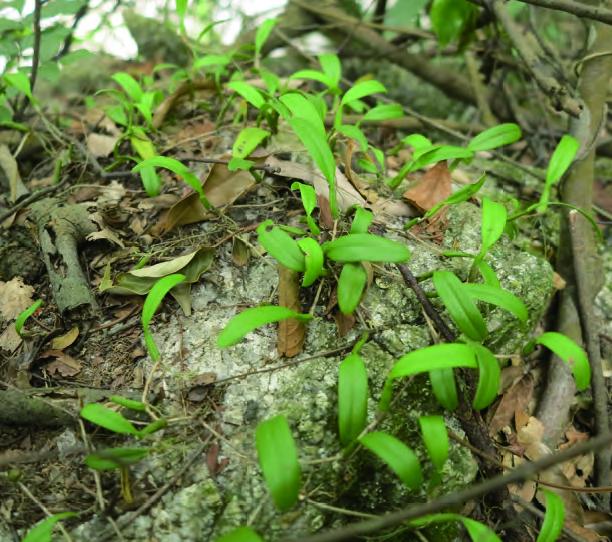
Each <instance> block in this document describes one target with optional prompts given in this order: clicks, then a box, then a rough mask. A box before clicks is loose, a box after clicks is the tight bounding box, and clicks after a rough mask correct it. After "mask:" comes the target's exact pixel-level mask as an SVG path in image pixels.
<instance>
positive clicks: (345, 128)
mask: <svg viewBox="0 0 612 542" xmlns="http://www.w3.org/2000/svg"><path fill="white" fill-rule="evenodd" d="M336 131H337V132H338V133H340V134H342V135H344V136H346V137H348V138H350V139H354V140H355V141H357V143H359V150H360V151H361V152H366V151H367V150H368V146H369V144H368V138H367V137H366V136H365V134H364V133H363V132H362V131H361V130H360V129H359V128H357V126H353V125H352V124H341V125H340V126H336Z"/></svg>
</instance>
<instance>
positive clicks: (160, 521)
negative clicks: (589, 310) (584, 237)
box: [79, 203, 551, 542]
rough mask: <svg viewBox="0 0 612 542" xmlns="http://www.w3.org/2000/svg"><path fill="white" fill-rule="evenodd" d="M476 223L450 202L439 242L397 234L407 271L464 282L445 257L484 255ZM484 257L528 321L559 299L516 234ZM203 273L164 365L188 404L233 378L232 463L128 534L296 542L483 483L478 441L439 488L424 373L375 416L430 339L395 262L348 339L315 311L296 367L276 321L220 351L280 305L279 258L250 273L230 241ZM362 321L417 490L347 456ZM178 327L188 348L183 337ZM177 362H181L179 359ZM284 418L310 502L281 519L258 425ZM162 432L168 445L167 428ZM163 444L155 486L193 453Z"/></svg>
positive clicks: (501, 327) (498, 320)
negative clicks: (248, 535)
mask: <svg viewBox="0 0 612 542" xmlns="http://www.w3.org/2000/svg"><path fill="white" fill-rule="evenodd" d="M479 217H480V210H479V208H478V207H476V206H474V205H472V204H469V203H466V204H462V205H460V206H456V207H454V208H453V209H451V210H450V212H449V214H448V225H447V230H446V233H445V237H444V242H443V246H442V247H440V246H438V245H430V244H428V243H426V242H416V241H411V240H410V238H403V237H399V236H397V235H395V237H396V238H397V239H400V240H401V241H402V242H405V243H407V244H409V245H410V248H411V251H412V254H413V255H412V259H411V262H409V265H410V267H411V268H412V269H413V272H414V273H415V274H416V275H424V274H426V273H428V272H431V271H434V270H436V269H440V268H448V269H452V270H454V271H455V272H456V273H457V274H458V275H459V276H461V277H463V278H465V276H466V274H467V273H468V270H469V267H470V263H471V260H470V259H467V258H444V257H443V256H442V255H441V253H442V251H443V250H446V249H451V248H456V247H457V246H459V247H461V249H462V250H464V251H466V252H470V253H472V254H476V253H477V252H478V249H479V245H480V241H479V239H480V218H479ZM389 235H390V236H392V237H393V236H394V235H393V234H391V233H390V234H389ZM253 241H254V242H255V240H254V239H253ZM487 260H488V261H489V262H490V264H491V265H492V267H493V268H494V269H495V270H496V272H497V273H498V276H499V279H500V281H501V283H502V285H503V286H504V287H506V288H508V289H509V290H511V291H512V292H514V293H515V294H516V295H518V296H519V297H521V298H522V299H523V300H524V301H525V303H526V304H527V306H528V308H529V310H530V315H531V323H533V322H535V321H536V320H537V319H538V318H539V317H540V315H541V313H542V311H543V310H544V307H545V305H546V303H547V301H548V297H549V292H550V282H551V280H550V279H551V270H550V267H549V266H548V264H547V263H546V262H544V261H543V260H541V259H540V258H538V257H536V256H533V255H529V254H526V253H522V252H520V251H518V250H516V249H515V248H513V246H512V243H511V242H510V241H509V240H502V241H501V242H500V243H499V245H498V246H496V247H495V248H494V250H493V251H492V252H491V254H490V256H488V257H487ZM206 276H208V277H209V280H206ZM206 276H205V280H204V281H203V282H202V283H201V284H199V285H198V286H196V287H194V288H193V315H192V316H191V317H190V318H184V317H182V316H180V315H178V314H177V315H175V316H174V317H172V319H171V320H170V321H169V322H166V323H165V324H164V325H158V326H157V327H156V328H155V339H156V341H157V343H158V345H159V347H160V350H161V351H162V359H163V360H165V361H164V363H163V365H162V366H161V371H162V373H163V384H164V387H165V390H166V393H167V396H168V397H169V398H176V399H178V394H177V392H178V390H179V389H181V388H184V387H185V386H186V384H187V383H188V382H189V380H190V378H191V377H193V376H195V375H198V374H201V373H209V372H214V373H216V375H217V378H218V380H220V381H222V380H224V379H229V380H226V381H225V382H223V383H219V384H218V385H217V386H215V388H214V390H215V391H214V392H212V391H211V393H214V397H215V401H216V402H217V404H216V410H215V411H216V412H217V413H218V418H217V419H215V420H214V421H212V422H210V426H212V427H213V428H214V431H215V432H214V440H215V442H216V443H217V444H218V445H219V453H218V457H217V464H218V465H222V467H221V468H219V469H218V472H216V473H210V472H209V471H208V468H207V467H206V466H205V462H204V461H201V462H200V463H197V464H196V466H194V467H192V469H191V470H190V471H189V472H190V474H188V475H186V476H190V477H191V479H190V481H189V483H187V484H185V483H184V484H183V488H182V489H180V490H178V491H176V492H174V493H172V492H169V493H168V494H167V495H165V496H164V498H163V499H162V501H161V502H160V503H158V504H157V505H156V506H154V507H153V508H152V509H151V511H150V512H149V513H148V514H147V515H146V516H141V517H139V518H138V520H137V521H135V522H133V523H131V524H130V525H129V526H128V527H127V528H126V529H125V530H124V531H123V534H124V536H125V537H126V538H127V539H129V540H132V541H145V540H150V539H152V538H154V539H155V540H157V541H159V542H174V541H179V540H180V541H182V542H189V541H194V542H195V541H202V540H215V539H216V537H218V536H219V535H221V534H224V533H225V532H228V531H230V530H231V529H233V528H235V527H238V526H240V525H246V524H248V525H251V526H252V527H253V528H254V529H255V530H257V531H258V532H259V533H261V534H262V535H263V536H264V537H265V539H266V540H268V541H273V540H279V539H281V538H284V537H288V536H291V537H292V538H299V536H301V535H305V534H307V533H312V532H316V531H318V530H320V529H322V528H330V527H333V526H338V525H341V524H343V523H346V522H347V521H348V520H349V519H350V516H346V515H344V514H342V513H338V512H337V511H332V510H331V509H330V508H329V507H328V505H331V506H333V507H336V509H338V508H339V509H342V508H345V509H348V510H355V511H358V512H361V513H374V514H377V513H382V512H384V511H388V510H392V509H396V508H399V507H402V506H405V505H406V503H408V502H422V501H425V500H427V499H430V498H432V497H434V496H436V495H438V494H440V493H446V492H451V491H453V490H456V489H458V488H461V487H464V486H466V485H468V484H469V483H471V482H472V481H473V479H474V478H475V476H476V473H477V466H476V463H475V461H474V459H473V458H472V456H471V454H470V452H469V451H468V450H467V449H465V448H463V447H460V446H459V445H457V444H455V443H454V442H453V443H451V452H450V458H449V461H448V462H447V465H446V467H445V468H444V471H443V473H442V483H441V484H438V485H436V484H434V483H431V482H429V480H431V479H432V478H431V474H432V472H431V466H430V463H429V461H428V459H427V453H426V451H425V449H424V446H423V444H422V439H421V436H420V432H419V425H418V418H419V416H421V415H423V414H432V413H441V412H442V410H441V408H440V407H439V406H438V404H437V403H436V401H435V399H434V398H433V395H432V393H431V390H430V385H429V382H428V379H427V378H426V377H425V376H420V377H418V378H414V379H412V380H409V379H406V380H404V381H402V382H399V383H398V385H397V386H396V395H395V400H394V402H393V406H392V409H391V411H390V413H389V415H388V416H387V417H385V418H384V419H382V420H381V421H376V420H375V414H376V404H377V401H378V399H379V396H380V392H381V389H382V386H383V383H384V381H385V378H386V375H387V373H388V371H389V369H390V368H391V367H392V366H393V364H394V362H395V361H396V360H397V359H398V358H399V357H400V356H401V355H403V354H405V353H407V352H410V351H413V350H416V349H419V348H422V347H425V346H428V345H429V344H431V343H432V338H431V335H430V330H429V327H428V326H427V324H426V323H425V322H424V320H423V317H422V310H421V307H420V305H419V304H418V301H417V300H416V297H415V295H414V294H413V293H412V291H411V290H410V289H409V288H408V287H407V286H406V285H405V284H404V282H403V281H402V280H401V277H400V275H399V273H397V271H396V270H394V268H393V267H390V266H389V267H387V268H386V272H385V273H377V275H376V277H375V279H374V281H373V283H372V285H371V286H370V288H369V290H368V292H367V293H366V295H365V297H364V299H363V302H362V304H361V308H360V315H359V319H358V324H357V326H356V328H355V329H354V330H352V331H350V332H349V334H348V335H347V336H346V337H344V338H339V336H338V333H337V331H336V325H335V323H334V321H333V320H332V319H331V318H328V317H325V316H324V307H323V303H319V308H318V310H317V313H316V314H317V316H318V318H315V319H314V320H313V321H312V322H311V323H310V324H309V327H308V331H307V337H306V341H305V350H304V352H303V353H302V354H300V355H299V356H298V357H297V358H295V359H294V360H292V361H291V362H289V363H288V362H287V361H286V360H280V359H278V355H277V354H276V331H275V329H274V328H273V327H272V326H266V327H263V328H259V329H257V330H256V331H254V332H252V333H250V334H249V335H248V336H247V337H246V338H245V339H244V340H243V341H241V342H240V343H239V344H237V345H236V346H233V347H231V348H228V349H225V350H220V349H219V348H218V347H217V346H216V337H217V335H218V333H219V332H220V330H221V329H223V327H224V326H225V324H226V323H227V322H228V321H229V319H230V318H231V317H232V316H234V315H235V314H236V313H238V312H240V310H242V309H241V307H245V306H255V305H258V304H262V303H269V302H274V299H275V293H276V288H277V285H278V284H277V283H278V280H277V267H276V263H275V262H274V261H273V260H272V259H271V258H270V257H267V256H264V257H256V258H254V259H253V260H252V261H251V263H250V265H249V266H248V267H246V268H239V267H236V266H235V265H234V264H233V263H232V261H231V255H230V254H229V247H225V248H223V249H221V250H220V254H218V257H217V260H216V262H215V264H214V265H213V267H212V268H211V270H210V271H209V273H208V274H207V275H206ZM422 285H423V287H424V288H425V289H426V290H432V288H433V287H432V285H431V281H430V280H424V281H423V282H422ZM305 297H306V295H305ZM310 299H312V296H311V297H310ZM434 302H435V303H438V301H437V300H435V301H434ZM438 305H439V308H440V310H442V306H441V305H440V304H439V303H438ZM487 319H488V322H489V325H490V331H491V332H492V337H491V341H490V342H491V344H494V345H495V348H498V349H499V350H500V351H502V352H504V353H510V352H514V351H515V350H516V348H518V346H519V345H520V344H521V341H522V340H523V339H524V338H525V337H526V336H527V333H528V329H521V328H520V326H519V324H518V322H517V321H516V320H515V319H514V318H513V317H512V316H511V315H509V314H506V313H505V312H504V311H501V310H497V309H495V310H489V311H488V317H487ZM364 326H365V327H367V328H368V330H369V333H370V335H369V336H370V339H369V340H368V342H366V344H365V345H364V346H363V348H362V351H361V355H362V357H363V359H364V361H365V363H366V366H367V370H368V376H369V387H370V403H369V408H368V416H369V419H368V422H370V423H373V424H375V426H376V429H377V430H382V431H388V432H390V433H392V434H394V435H395V436H397V437H398V438H400V439H401V440H402V441H403V442H405V443H406V444H408V445H409V446H411V447H412V448H413V449H414V450H415V452H416V454H417V455H418V457H419V458H420V460H421V463H422V465H423V470H424V474H425V479H426V480H427V482H426V483H425V484H424V485H423V487H421V488H419V489H418V490H417V491H411V490H409V489H407V488H406V487H405V486H404V485H402V484H401V483H400V482H399V480H398V479H397V477H396V476H395V475H394V474H393V473H392V472H391V471H390V470H389V469H388V468H387V467H386V466H384V465H383V464H382V463H381V462H380V461H379V460H378V459H377V458H376V457H374V456H372V455H371V454H369V453H368V452H366V451H364V450H358V451H356V452H355V453H352V454H349V455H348V457H343V456H342V455H341V451H342V450H341V448H340V445H339V442H338V436H337V418H336V417H337V375H338V365H339V363H340V362H341V360H342V359H343V357H344V356H345V355H346V354H348V353H349V352H350V347H351V345H352V344H353V342H354V340H355V339H357V338H358V336H359V332H360V331H363V330H364ZM357 327H360V331H359V332H358V331H357ZM179 334H180V335H181V337H182V340H181V342H180V343H179V341H177V339H176V337H177V336H178V335H179ZM343 345H347V348H346V350H345V352H340V351H339V350H338V349H339V347H341V346H343ZM179 349H180V350H181V352H179ZM185 352H187V354H186V355H185ZM179 357H180V359H181V362H180V363H179V362H178V361H176V360H178V359H179ZM185 369H186V370H185ZM177 404H178V401H177ZM277 414H284V415H285V416H286V418H287V420H288V421H289V424H290V427H291V430H292V434H293V437H294V439H295V441H296V443H297V446H298V450H299V456H300V460H301V464H302V471H303V472H302V482H303V483H302V492H301V498H300V502H299V503H298V505H297V506H295V507H294V509H292V510H290V511H289V512H286V513H279V512H278V511H276V510H275V508H274V506H273V504H272V501H271V499H270V497H269V495H268V492H267V489H266V487H265V485H264V482H263V479H262V476H261V473H260V470H259V467H258V465H257V455H256V451H255V445H254V431H255V427H256V426H257V424H258V423H259V422H261V421H262V420H265V419H267V418H270V417H271V416H274V415H277ZM446 420H447V423H448V425H449V427H452V429H453V431H455V432H456V433H459V434H461V428H460V426H459V424H458V422H457V421H456V420H455V419H454V418H453V417H452V416H447V417H446ZM206 423H207V424H206V425H203V426H202V427H203V429H202V430H203V432H204V433H206V428H207V427H209V425H208V423H209V422H208V421H207V422H206ZM158 438H160V439H161V440H160V442H163V436H162V437H158ZM165 449H167V452H165V453H159V454H155V455H152V456H151V457H150V458H149V459H148V460H147V461H146V462H143V464H142V465H139V466H138V467H137V469H136V471H137V476H138V475H140V476H147V477H148V478H149V479H150V480H152V481H153V482H154V483H155V484H161V483H163V482H164V481H165V480H166V479H167V476H168V469H169V468H174V469H176V465H178V464H180V463H181V462H182V461H183V460H184V457H186V456H187V455H188V451H187V450H176V449H174V448H172V447H167V446H166V448H165ZM87 528H88V527H87V526H82V527H81V528H80V529H79V532H80V533H81V536H82V537H83V538H81V539H83V540H84V539H85V538H87V535H86V533H87ZM455 533H456V531H455V530H454V529H452V528H449V527H445V528H438V530H437V531H436V534H435V536H434V538H432V539H435V540H450V539H453V537H454V536H455ZM393 539H394V540H411V535H410V534H408V533H406V532H405V531H403V532H400V533H399V534H398V535H397V536H396V537H395V538H393Z"/></svg>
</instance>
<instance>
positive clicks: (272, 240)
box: [257, 220, 306, 273]
mask: <svg viewBox="0 0 612 542" xmlns="http://www.w3.org/2000/svg"><path fill="white" fill-rule="evenodd" d="M257 238H258V240H259V243H260V244H261V246H262V247H264V248H265V249H266V250H267V251H268V253H269V254H270V256H272V257H273V258H275V259H276V260H277V261H278V262H279V263H281V264H282V265H284V266H285V267H287V268H289V269H293V270H294V271H298V272H300V273H301V272H302V271H304V269H305V265H306V264H305V261H304V254H303V253H302V251H301V250H300V247H299V245H298V244H297V242H296V241H295V240H294V239H293V238H292V237H291V236H290V235H289V234H288V233H287V232H286V231H284V230H282V229H281V228H278V227H277V226H274V225H272V221H271V220H266V221H265V222H262V223H261V224H260V225H259V226H258V227H257Z"/></svg>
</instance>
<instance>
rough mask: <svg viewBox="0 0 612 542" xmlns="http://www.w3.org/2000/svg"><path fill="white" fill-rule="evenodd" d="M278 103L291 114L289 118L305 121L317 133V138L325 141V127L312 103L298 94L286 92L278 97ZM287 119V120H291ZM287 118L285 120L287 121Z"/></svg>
mask: <svg viewBox="0 0 612 542" xmlns="http://www.w3.org/2000/svg"><path fill="white" fill-rule="evenodd" d="M280 102H281V104H283V105H284V106H285V107H286V108H287V109H288V110H289V112H290V113H291V117H296V118H301V119H305V120H307V121H308V122H309V123H310V124H311V125H312V126H311V128H314V130H315V131H316V133H317V137H319V138H320V139H321V138H322V139H325V138H326V137H327V135H326V133H325V125H324V124H323V119H322V118H321V115H320V113H319V110H318V109H317V107H316V106H315V105H314V102H312V101H310V100H309V99H308V98H306V97H305V96H303V95H302V94H300V93H299V92H288V93H287V94H283V95H282V96H281V97H280ZM291 117H289V118H291ZM289 118H288V119H287V120H289Z"/></svg>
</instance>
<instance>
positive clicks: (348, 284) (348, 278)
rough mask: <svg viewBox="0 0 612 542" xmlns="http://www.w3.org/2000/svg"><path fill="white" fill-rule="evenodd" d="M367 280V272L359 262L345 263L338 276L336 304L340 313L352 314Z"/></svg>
mask: <svg viewBox="0 0 612 542" xmlns="http://www.w3.org/2000/svg"><path fill="white" fill-rule="evenodd" d="M367 281H368V274H367V273H366V270H365V269H364V268H363V265H361V263H360V262H355V263H345V264H344V265H343V266H342V271H341V272H340V277H339V278H338V291H337V295H338V306H339V307H340V311H341V312H342V314H353V312H354V311H355V309H356V308H357V305H359V301H361V296H362V295H363V290H364V289H365V286H366V283H367Z"/></svg>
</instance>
